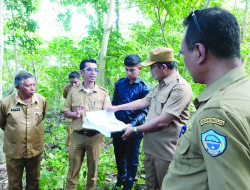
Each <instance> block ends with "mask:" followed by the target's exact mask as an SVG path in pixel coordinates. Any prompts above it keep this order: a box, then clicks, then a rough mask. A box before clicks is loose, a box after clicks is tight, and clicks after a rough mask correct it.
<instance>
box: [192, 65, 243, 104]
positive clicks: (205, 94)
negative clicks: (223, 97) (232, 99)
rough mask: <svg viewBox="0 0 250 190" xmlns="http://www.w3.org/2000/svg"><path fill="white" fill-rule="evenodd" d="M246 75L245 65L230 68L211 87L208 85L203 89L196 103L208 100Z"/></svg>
mask: <svg viewBox="0 0 250 190" xmlns="http://www.w3.org/2000/svg"><path fill="white" fill-rule="evenodd" d="M246 76H247V75H246V72H245V70H244V67H243V66H239V67H236V68H234V69H232V70H230V71H229V72H227V73H226V74H224V75H223V76H222V77H220V78H219V79H218V80H216V81H215V82H214V83H213V84H211V85H210V86H209V87H207V88H206V89H205V90H204V91H202V92H201V93H200V94H199V96H198V97H197V98H196V99H195V101H194V103H195V104H196V105H199V103H200V102H204V101H207V100H208V99H210V98H211V97H212V96H213V95H214V94H216V93H218V92H219V91H223V90H225V89H226V87H227V86H229V85H230V84H232V83H233V82H235V81H237V80H239V79H241V78H243V77H246Z"/></svg>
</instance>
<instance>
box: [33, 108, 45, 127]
mask: <svg viewBox="0 0 250 190" xmlns="http://www.w3.org/2000/svg"><path fill="white" fill-rule="evenodd" d="M34 114H35V118H36V121H37V124H39V123H40V122H41V121H42V118H43V111H37V112H34Z"/></svg>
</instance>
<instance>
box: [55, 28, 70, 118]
mask: <svg viewBox="0 0 250 190" xmlns="http://www.w3.org/2000/svg"><path fill="white" fill-rule="evenodd" d="M67 35H68V32H67V31H66V34H65V43H66V40H67ZM65 43H64V44H63V47H62V53H61V61H60V65H59V73H58V77H57V81H56V92H55V101H54V113H56V109H57V104H58V103H59V102H57V101H56V99H57V92H58V81H59V79H60V73H61V67H62V62H63V53H64V47H65Z"/></svg>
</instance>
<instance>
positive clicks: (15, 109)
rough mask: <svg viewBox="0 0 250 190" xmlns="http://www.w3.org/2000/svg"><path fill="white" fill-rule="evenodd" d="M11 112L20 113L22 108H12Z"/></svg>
mask: <svg viewBox="0 0 250 190" xmlns="http://www.w3.org/2000/svg"><path fill="white" fill-rule="evenodd" d="M11 111H20V108H12V109H11Z"/></svg>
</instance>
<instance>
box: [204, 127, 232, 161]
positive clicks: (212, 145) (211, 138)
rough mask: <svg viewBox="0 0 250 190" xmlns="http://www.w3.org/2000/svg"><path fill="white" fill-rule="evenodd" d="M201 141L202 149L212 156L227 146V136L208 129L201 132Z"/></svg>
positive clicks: (218, 153)
mask: <svg viewBox="0 0 250 190" xmlns="http://www.w3.org/2000/svg"><path fill="white" fill-rule="evenodd" d="M201 143H202V145H203V147H204V149H205V150H206V151H207V153H208V154H210V155H211V156H213V157H216V156H219V155H221V154H222V153H223V152H224V151H225V150H226V148H227V138H226V136H224V135H220V134H218V133H217V132H216V131H214V130H212V129H210V130H208V131H206V132H205V133H201Z"/></svg>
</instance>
